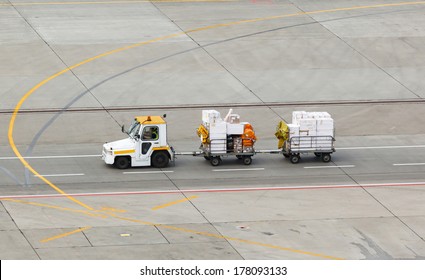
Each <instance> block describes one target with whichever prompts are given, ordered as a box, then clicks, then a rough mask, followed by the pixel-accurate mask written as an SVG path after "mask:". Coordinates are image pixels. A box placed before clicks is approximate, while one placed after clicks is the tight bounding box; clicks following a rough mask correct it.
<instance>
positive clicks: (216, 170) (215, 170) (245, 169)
mask: <svg viewBox="0 0 425 280" xmlns="http://www.w3.org/2000/svg"><path fill="white" fill-rule="evenodd" d="M264 169H265V168H243V169H242V168H239V169H213V170H212V171H213V172H232V171H260V170H264Z"/></svg>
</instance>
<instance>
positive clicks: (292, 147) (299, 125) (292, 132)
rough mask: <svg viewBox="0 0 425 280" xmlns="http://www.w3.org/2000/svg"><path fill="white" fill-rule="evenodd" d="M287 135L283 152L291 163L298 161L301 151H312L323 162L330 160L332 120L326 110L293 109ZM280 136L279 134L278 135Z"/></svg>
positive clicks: (332, 135)
mask: <svg viewBox="0 0 425 280" xmlns="http://www.w3.org/2000/svg"><path fill="white" fill-rule="evenodd" d="M287 126H288V129H289V136H288V139H287V140H286V141H285V143H284V145H283V154H284V155H285V157H289V158H290V160H291V162H292V163H298V161H299V159H300V154H301V153H309V152H313V153H314V154H315V155H316V156H319V157H321V158H322V160H323V161H324V162H329V161H330V160H331V153H333V152H334V151H335V148H334V141H335V139H334V136H335V135H334V134H335V133H334V131H335V129H334V121H333V119H332V117H331V115H330V114H329V113H328V112H305V111H294V112H293V113H292V124H288V125H287ZM280 137H281V136H280Z"/></svg>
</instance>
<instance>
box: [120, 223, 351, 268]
mask: <svg viewBox="0 0 425 280" xmlns="http://www.w3.org/2000/svg"><path fill="white" fill-rule="evenodd" d="M113 216H114V217H115V218H117V219H120V220H124V221H129V222H133V223H138V224H143V225H150V226H156V227H161V228H166V229H171V230H174V231H181V232H186V233H190V234H196V235H202V236H208V237H213V238H217V239H223V240H230V241H235V242H239V243H245V244H250V245H256V246H260V247H265V248H271V249H276V250H281V251H288V252H291V253H296V254H302V255H307V256H312V257H317V258H323V259H330V260H343V259H342V258H338V257H334V256H329V255H324V254H319V253H314V252H308V251H303V250H298V249H293V248H288V247H283V246H278V245H273V244H267V243H261V242H257V241H251V240H247V239H241V238H235V237H230V236H224V235H220V234H214V233H210V232H203V231H196V230H192V229H187V228H181V227H175V226H169V225H164V224H154V223H151V222H146V221H141V220H137V219H131V218H126V217H120V216H116V215H113Z"/></svg>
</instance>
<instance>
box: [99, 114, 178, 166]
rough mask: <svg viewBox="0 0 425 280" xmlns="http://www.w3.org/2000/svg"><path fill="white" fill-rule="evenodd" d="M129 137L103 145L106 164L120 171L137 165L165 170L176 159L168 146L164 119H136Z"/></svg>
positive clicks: (144, 117)
mask: <svg viewBox="0 0 425 280" xmlns="http://www.w3.org/2000/svg"><path fill="white" fill-rule="evenodd" d="M123 130H124V129H123ZM127 134H128V137H127V138H126V139H122V140H118V141H114V142H108V143H105V144H104V145H103V150H102V159H103V160H104V161H105V163H106V164H113V165H115V166H116V167H117V168H120V169H125V168H128V167H136V166H154V167H159V168H163V167H165V166H167V165H168V163H169V161H173V160H174V151H173V149H172V147H170V146H169V145H168V143H167V123H166V122H165V120H164V119H163V118H162V117H160V116H140V117H136V118H135V119H134V121H133V123H132V124H131V125H130V127H129V129H128V131H127Z"/></svg>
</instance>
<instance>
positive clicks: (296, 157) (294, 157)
mask: <svg viewBox="0 0 425 280" xmlns="http://www.w3.org/2000/svg"><path fill="white" fill-rule="evenodd" d="M289 160H290V161H291V162H292V163H293V164H296V163H298V162H300V156H299V155H291V156H290V157H289Z"/></svg>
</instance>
